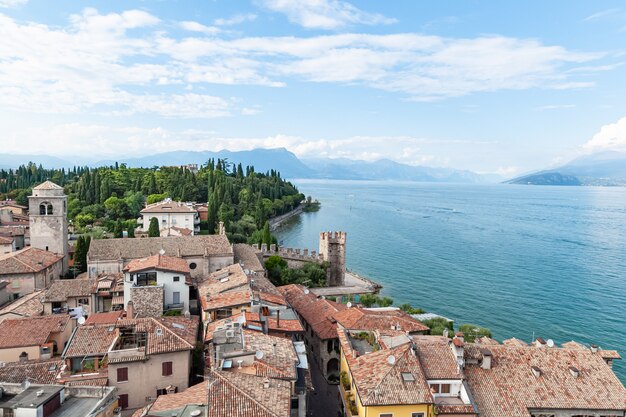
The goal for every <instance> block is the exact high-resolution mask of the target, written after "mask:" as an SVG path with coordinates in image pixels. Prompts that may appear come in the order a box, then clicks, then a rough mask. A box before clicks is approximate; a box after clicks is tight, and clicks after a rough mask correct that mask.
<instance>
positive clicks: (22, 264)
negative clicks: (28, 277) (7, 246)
mask: <svg viewBox="0 0 626 417" xmlns="http://www.w3.org/2000/svg"><path fill="white" fill-rule="evenodd" d="M62 259H63V257H62V256H59V255H56V254H54V253H52V252H48V251H45V250H42V249H38V248H34V247H32V246H28V247H25V248H23V249H20V250H18V251H15V252H10V253H7V254H4V255H0V275H5V274H6V275H9V274H30V273H34V272H39V271H42V270H44V269H46V268H48V267H49V266H51V265H54V264H55V263H57V262H60V261H61V260H62Z"/></svg>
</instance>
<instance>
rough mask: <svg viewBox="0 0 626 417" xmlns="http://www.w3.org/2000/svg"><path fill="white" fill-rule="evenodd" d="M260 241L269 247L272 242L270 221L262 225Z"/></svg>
mask: <svg viewBox="0 0 626 417" xmlns="http://www.w3.org/2000/svg"><path fill="white" fill-rule="evenodd" d="M261 243H265V244H266V245H267V247H268V248H269V247H270V245H271V244H272V234H271V233H270V222H267V221H266V222H265V225H264V226H263V240H262V242H261Z"/></svg>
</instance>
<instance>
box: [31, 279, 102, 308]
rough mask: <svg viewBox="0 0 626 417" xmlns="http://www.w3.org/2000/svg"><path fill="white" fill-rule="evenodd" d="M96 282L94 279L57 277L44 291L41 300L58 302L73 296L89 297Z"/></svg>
mask: <svg viewBox="0 0 626 417" xmlns="http://www.w3.org/2000/svg"><path fill="white" fill-rule="evenodd" d="M94 284H95V280H92V279H57V280H54V281H52V283H51V284H50V286H49V287H48V289H47V290H45V291H44V293H43V297H42V299H41V301H42V302H44V303H56V302H64V301H67V299H68V298H73V297H89V296H90V295H91V291H92V288H93V286H94Z"/></svg>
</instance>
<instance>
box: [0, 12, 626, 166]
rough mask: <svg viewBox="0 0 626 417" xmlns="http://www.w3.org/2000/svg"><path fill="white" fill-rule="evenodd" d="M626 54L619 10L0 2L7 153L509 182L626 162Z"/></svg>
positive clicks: (1, 118)
mask: <svg viewBox="0 0 626 417" xmlns="http://www.w3.org/2000/svg"><path fill="white" fill-rule="evenodd" d="M51 4H54V7H51ZM625 45H626V5H624V3H623V2H618V1H614V2H611V1H606V2H601V1H597V2H587V1H551V2H545V1H526V2H518V3H512V2H499V1H480V2H479V1H463V2H461V1H458V2H450V1H432V2H427V1H415V0H406V1H393V2H388V1H385V2H383V1H367V2H366V1H358V2H357V1H352V2H347V1H341V0H297V1H296V0H252V1H239V0H214V1H211V0H203V1H192V0H185V1H92V2H86V1H59V0H55V1H54V2H50V1H43V0H41V1H37V0H0V108H1V112H0V127H1V128H2V133H1V134H0V145H1V146H2V148H1V149H2V151H4V152H7V153H23V154H26V153H28V154H32V153H45V154H51V155H56V156H63V157H68V156H70V157H73V158H75V160H76V162H81V160H85V161H87V160H97V159H101V158H105V157H106V158H111V157H112V158H116V157H118V158H119V157H127V156H135V155H141V154H150V153H156V152H163V151H169V150H179V149H186V150H204V149H207V150H219V149H224V148H227V149H231V150H240V149H251V148H255V147H286V148H287V149H289V150H291V151H293V152H294V153H296V154H297V155H298V156H299V157H303V158H314V157H348V158H353V159H367V160H376V159H380V158H389V159H393V160H396V161H399V162H404V163H409V164H421V165H429V166H446V167H454V168H463V169H470V170H474V171H477V172H485V173H486V172H490V173H491V172H496V173H500V174H502V175H505V176H510V175H515V174H519V173H522V172H526V171H529V170H533V169H540V168H544V167H547V166H554V165H558V164H559V163H562V162H564V161H567V160H569V159H572V158H574V157H576V156H579V155H582V154H585V153H589V152H597V151H605V150H619V151H624V150H626V109H625V108H624V107H625V106H624V99H623V97H625V94H624V93H625V92H626V91H625V90H626V77H625V75H626V66H625V65H624V62H625V61H626V55H625V52H626V47H625ZM27 144H28V145H27Z"/></svg>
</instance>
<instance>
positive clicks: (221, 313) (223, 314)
mask: <svg viewBox="0 0 626 417" xmlns="http://www.w3.org/2000/svg"><path fill="white" fill-rule="evenodd" d="M215 314H216V316H217V320H220V319H226V318H228V317H230V316H232V315H233V309H232V308H220V309H219V310H217V311H216V312H215Z"/></svg>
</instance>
